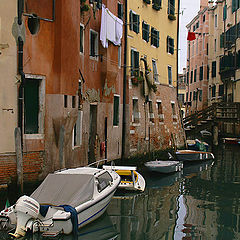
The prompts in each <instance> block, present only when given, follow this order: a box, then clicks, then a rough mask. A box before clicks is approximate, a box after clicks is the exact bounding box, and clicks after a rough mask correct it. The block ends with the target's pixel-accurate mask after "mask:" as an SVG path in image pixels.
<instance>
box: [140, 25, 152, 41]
mask: <svg viewBox="0 0 240 240" xmlns="http://www.w3.org/2000/svg"><path fill="white" fill-rule="evenodd" d="M149 29H150V26H149V25H148V24H146V23H145V22H144V21H143V22H142V38H143V39H144V40H145V41H146V42H149Z"/></svg>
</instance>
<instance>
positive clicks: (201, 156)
mask: <svg viewBox="0 0 240 240" xmlns="http://www.w3.org/2000/svg"><path fill="white" fill-rule="evenodd" d="M176 159H177V160H178V161H183V162H184V161H208V160H213V159H214V155H213V154H212V153H210V152H202V151H191V150H180V151H178V152H176Z"/></svg>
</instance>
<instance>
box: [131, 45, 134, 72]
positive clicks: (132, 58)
mask: <svg viewBox="0 0 240 240" xmlns="http://www.w3.org/2000/svg"><path fill="white" fill-rule="evenodd" d="M133 68H134V50H132V49H131V76H133V71H134V69H133Z"/></svg>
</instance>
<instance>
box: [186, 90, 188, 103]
mask: <svg viewBox="0 0 240 240" xmlns="http://www.w3.org/2000/svg"><path fill="white" fill-rule="evenodd" d="M186 102H188V92H187V93H186Z"/></svg>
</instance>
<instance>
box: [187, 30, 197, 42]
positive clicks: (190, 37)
mask: <svg viewBox="0 0 240 240" xmlns="http://www.w3.org/2000/svg"><path fill="white" fill-rule="evenodd" d="M195 39H196V35H195V33H194V32H188V36H187V40H188V41H193V40H195Z"/></svg>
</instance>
